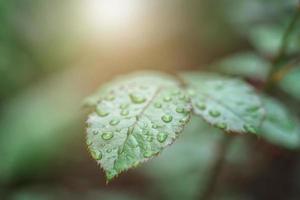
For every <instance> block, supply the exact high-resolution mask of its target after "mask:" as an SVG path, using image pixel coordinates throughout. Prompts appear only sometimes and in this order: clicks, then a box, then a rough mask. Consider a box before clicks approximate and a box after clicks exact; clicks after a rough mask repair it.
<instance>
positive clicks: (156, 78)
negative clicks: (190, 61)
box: [83, 71, 175, 106]
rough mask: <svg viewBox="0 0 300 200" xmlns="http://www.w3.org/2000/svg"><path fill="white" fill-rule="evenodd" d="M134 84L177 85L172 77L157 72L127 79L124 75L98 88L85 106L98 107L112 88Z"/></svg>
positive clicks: (127, 76)
mask: <svg viewBox="0 0 300 200" xmlns="http://www.w3.org/2000/svg"><path fill="white" fill-rule="evenodd" d="M134 82H145V83H148V84H153V83H161V84H163V85H173V84H174V83H175V82H174V79H173V78H172V77H171V76H168V75H166V74H161V73H158V72H155V71H140V72H134V73H131V74H129V75H126V76H125V77H124V76H122V75H121V76H118V77H116V78H114V80H112V81H110V82H108V83H105V84H104V85H102V86H101V87H100V88H98V90H97V91H96V92H95V93H94V94H92V95H90V96H88V97H87V98H86V99H85V100H84V102H83V104H84V105H85V106H96V105H97V102H98V101H100V100H101V99H103V98H105V97H106V96H107V95H108V94H109V93H110V90H111V88H112V87H118V86H122V85H123V84H130V83H134Z"/></svg>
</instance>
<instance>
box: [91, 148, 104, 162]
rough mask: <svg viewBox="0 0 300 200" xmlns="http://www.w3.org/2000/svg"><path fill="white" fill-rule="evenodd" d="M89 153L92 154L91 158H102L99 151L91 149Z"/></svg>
mask: <svg viewBox="0 0 300 200" xmlns="http://www.w3.org/2000/svg"><path fill="white" fill-rule="evenodd" d="M91 155H92V158H93V159H95V160H101V159H102V153H101V152H100V151H94V150H92V151H91Z"/></svg>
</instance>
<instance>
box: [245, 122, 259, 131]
mask: <svg viewBox="0 0 300 200" xmlns="http://www.w3.org/2000/svg"><path fill="white" fill-rule="evenodd" d="M244 129H245V131H247V132H249V133H257V130H256V128H255V127H254V126H252V125H251V124H245V125H244Z"/></svg>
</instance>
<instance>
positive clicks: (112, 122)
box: [109, 119, 120, 126]
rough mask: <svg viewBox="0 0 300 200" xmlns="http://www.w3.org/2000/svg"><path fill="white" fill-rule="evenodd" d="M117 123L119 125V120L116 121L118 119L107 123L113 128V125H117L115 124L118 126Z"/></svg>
mask: <svg viewBox="0 0 300 200" xmlns="http://www.w3.org/2000/svg"><path fill="white" fill-rule="evenodd" d="M119 123H120V120H118V119H112V120H111V121H110V122H109V124H110V125H112V126H115V125H117V124H119Z"/></svg>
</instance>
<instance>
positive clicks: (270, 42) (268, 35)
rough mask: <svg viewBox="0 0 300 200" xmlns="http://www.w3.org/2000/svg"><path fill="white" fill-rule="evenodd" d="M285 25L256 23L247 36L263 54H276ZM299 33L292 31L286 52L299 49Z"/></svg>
mask: <svg viewBox="0 0 300 200" xmlns="http://www.w3.org/2000/svg"><path fill="white" fill-rule="evenodd" d="M284 30H285V26H279V25H266V24H264V25H258V26H255V27H253V28H252V29H251V31H250V32H249V33H250V34H249V38H250V42H251V43H252V45H253V46H254V47H255V48H256V49H257V50H258V51H260V52H261V53H263V54H265V55H276V54H277V53H278V50H279V48H280V45H281V40H282V36H283V33H284ZM298 34H299V33H297V31H294V32H293V33H292V34H291V36H290V37H289V43H288V47H287V53H295V52H297V51H299V50H300V39H299V35H298Z"/></svg>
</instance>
